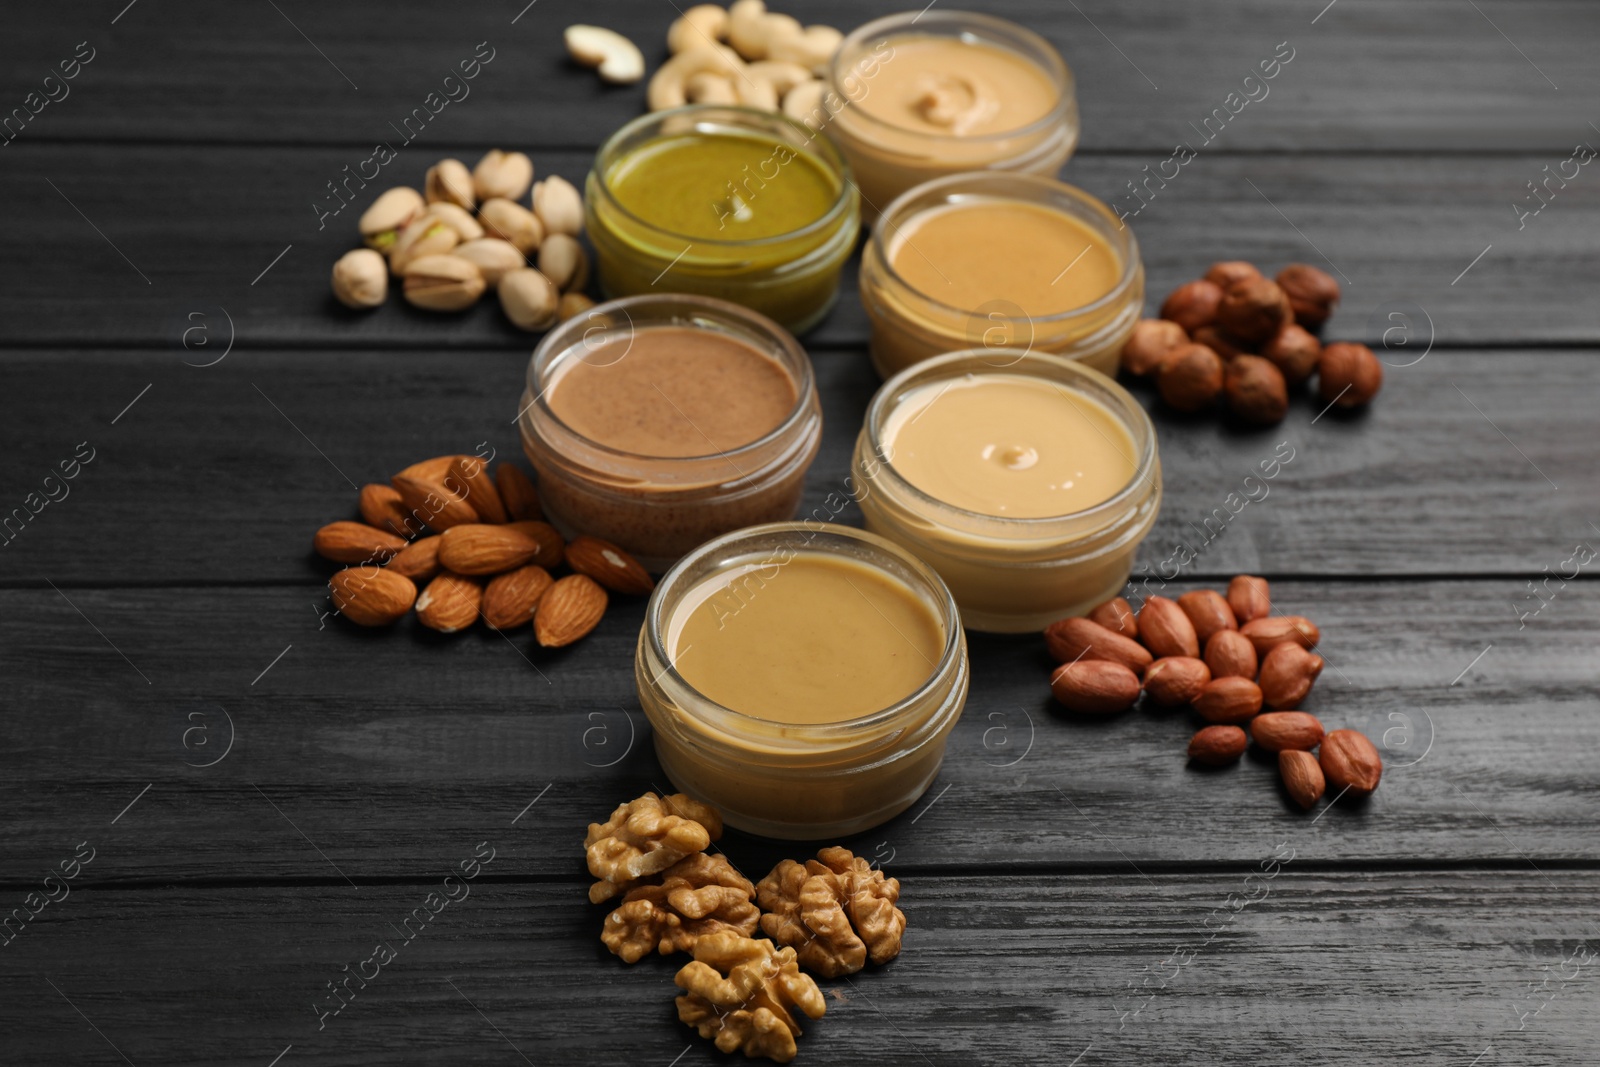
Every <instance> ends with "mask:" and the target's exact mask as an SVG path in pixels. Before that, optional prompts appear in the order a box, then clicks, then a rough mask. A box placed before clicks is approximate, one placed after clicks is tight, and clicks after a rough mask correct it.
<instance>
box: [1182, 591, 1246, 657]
mask: <svg viewBox="0 0 1600 1067" xmlns="http://www.w3.org/2000/svg"><path fill="white" fill-rule="evenodd" d="M1178 607H1180V608H1182V609H1183V613H1184V614H1185V615H1187V616H1189V621H1190V622H1191V623H1193V624H1194V634H1195V636H1196V637H1198V638H1199V639H1200V647H1201V648H1204V647H1206V642H1208V641H1210V640H1211V635H1212V634H1215V633H1217V632H1219V631H1221V630H1237V629H1238V628H1239V623H1238V620H1236V619H1235V618H1234V617H1233V609H1232V608H1231V607H1229V606H1228V601H1227V599H1226V598H1225V597H1224V596H1223V595H1222V594H1221V593H1219V592H1217V591H1216V590H1215V589H1196V590H1194V591H1193V592H1190V593H1185V594H1183V595H1182V596H1180V597H1179V598H1178Z"/></svg>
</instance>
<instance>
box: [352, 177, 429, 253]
mask: <svg viewBox="0 0 1600 1067" xmlns="http://www.w3.org/2000/svg"><path fill="white" fill-rule="evenodd" d="M422 208H423V201H422V194H421V193H419V192H417V191H416V190H415V189H412V188H411V187H409V186H405V185H399V186H396V187H395V188H393V189H390V190H389V191H388V192H385V193H383V194H382V195H381V196H379V197H378V199H376V200H374V201H373V202H372V206H371V207H369V208H367V210H365V211H363V212H362V213H361V221H360V222H359V223H358V224H357V225H358V226H359V227H360V229H361V237H362V240H364V241H365V242H366V243H367V245H368V246H369V247H371V248H376V249H377V250H378V251H380V252H387V251H388V250H389V248H390V246H391V245H393V244H394V239H395V237H396V236H397V235H398V234H399V232H400V230H401V228H402V227H404V226H405V224H406V223H408V222H410V221H411V220H412V219H414V218H416V217H417V213H418V212H419V211H421V210H422Z"/></svg>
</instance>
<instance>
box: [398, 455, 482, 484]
mask: <svg viewBox="0 0 1600 1067" xmlns="http://www.w3.org/2000/svg"><path fill="white" fill-rule="evenodd" d="M467 458H469V457H467V456H434V457H433V458H432V459H425V460H422V461H421V462H420V463H413V464H412V465H411V466H409V467H407V468H406V469H405V470H403V471H401V472H400V473H398V474H396V475H395V476H394V477H395V478H412V479H415V480H416V481H419V482H436V483H437V482H443V481H444V476H445V475H447V474H449V473H450V468H451V467H454V466H455V465H456V460H458V459H467ZM389 484H391V485H393V484H394V478H391V479H389Z"/></svg>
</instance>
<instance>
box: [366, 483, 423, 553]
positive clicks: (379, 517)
mask: <svg viewBox="0 0 1600 1067" xmlns="http://www.w3.org/2000/svg"><path fill="white" fill-rule="evenodd" d="M406 519H407V516H406V509H405V505H404V504H402V503H401V502H400V494H399V493H398V492H396V491H395V488H394V486H392V485H379V484H378V483H377V482H373V483H372V484H371V485H363V486H362V487H361V520H362V521H363V522H365V523H366V524H367V525H368V526H376V527H377V528H378V529H380V530H384V531H386V532H388V533H392V534H394V535H395V536H396V537H403V538H406V539H408V540H409V539H410V538H411V537H412V536H413V535H415V534H416V532H417V530H416V529H413V528H412V526H420V524H419V523H413V524H410V525H408V523H407V521H406Z"/></svg>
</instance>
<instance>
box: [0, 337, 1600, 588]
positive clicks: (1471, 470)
mask: <svg viewBox="0 0 1600 1067" xmlns="http://www.w3.org/2000/svg"><path fill="white" fill-rule="evenodd" d="M217 354H218V355H220V350H218V353H217ZM181 355H183V356H188V357H189V358H190V359H191V360H198V359H202V358H212V357H210V356H209V355H204V356H203V355H201V354H199V353H198V352H197V353H181ZM1386 358H1387V359H1389V360H1390V361H1392V362H1393V363H1395V364H1397V366H1395V367H1393V368H1391V369H1390V370H1389V372H1388V381H1387V384H1386V387H1385V390H1384V392H1383V394H1382V395H1381V396H1380V397H1379V399H1378V401H1377V403H1376V404H1375V405H1374V406H1373V407H1372V409H1371V410H1370V411H1369V412H1368V413H1366V414H1365V415H1355V416H1353V417H1347V416H1343V415H1341V414H1338V413H1329V414H1327V415H1325V416H1323V415H1320V411H1321V404H1320V403H1319V402H1318V401H1316V400H1315V399H1314V398H1311V397H1302V398H1297V399H1296V400H1295V402H1294V404H1293V405H1292V408H1291V414H1290V416H1289V419H1288V421H1286V422H1285V423H1284V424H1283V425H1281V426H1279V427H1277V428H1275V429H1273V430H1266V431H1259V432H1252V431H1243V430H1238V429H1235V428H1230V427H1228V426H1226V425H1224V424H1223V423H1222V422H1221V421H1220V420H1218V419H1215V418H1212V417H1197V418H1183V417H1179V416H1175V415H1173V414H1171V413H1169V412H1167V411H1165V410H1164V409H1163V408H1162V407H1161V406H1160V404H1159V401H1158V400H1157V399H1156V398H1155V397H1154V396H1153V395H1151V394H1150V393H1149V392H1148V391H1145V390H1143V389H1142V387H1141V390H1140V396H1141V397H1142V399H1143V400H1144V401H1145V403H1147V404H1148V405H1150V407H1151V409H1152V412H1153V414H1154V416H1155V419H1156V422H1157V426H1158V432H1159V434H1160V440H1161V450H1162V458H1163V467H1164V471H1165V476H1164V484H1165V501H1164V504H1163V509H1162V516H1161V518H1160V520H1159V522H1158V523H1157V526H1156V529H1155V531H1154V533H1153V534H1152V536H1151V537H1150V539H1149V540H1147V541H1146V542H1145V545H1144V547H1143V549H1142V551H1141V556H1140V567H1141V568H1145V569H1147V570H1148V572H1150V573H1157V572H1159V573H1165V574H1169V575H1170V574H1171V573H1172V570H1171V567H1172V566H1173V565H1175V563H1176V561H1177V560H1179V559H1181V548H1180V545H1184V544H1187V545H1189V546H1190V547H1191V548H1192V549H1193V550H1194V551H1196V552H1198V553H1199V556H1198V559H1197V560H1196V561H1195V562H1193V563H1191V564H1188V565H1187V566H1186V567H1185V568H1184V573H1185V574H1187V575H1194V574H1201V575H1207V576H1221V577H1224V578H1226V577H1227V576H1229V575H1232V574H1235V573H1239V572H1241V571H1250V572H1260V571H1265V572H1269V573H1272V574H1283V575H1304V576H1321V575H1338V574H1363V575H1377V574H1384V575H1424V574H1463V575H1464V574H1474V573H1477V574H1483V573H1490V574H1507V573H1511V574H1526V575H1529V576H1533V575H1537V574H1540V573H1541V572H1542V571H1543V570H1544V568H1545V567H1546V566H1550V567H1552V568H1554V567H1555V566H1556V565H1557V564H1559V563H1560V562H1561V561H1562V560H1564V559H1566V558H1567V557H1568V556H1569V555H1570V554H1571V551H1572V547H1573V545H1574V544H1575V543H1577V542H1579V541H1584V540H1593V539H1594V538H1596V537H1600V531H1597V530H1596V529H1595V528H1594V527H1593V526H1591V525H1590V523H1591V522H1592V521H1595V520H1594V516H1593V515H1592V512H1591V511H1590V510H1589V507H1588V502H1589V501H1592V500H1594V499H1595V498H1596V496H1597V495H1600V473H1597V472H1596V470H1595V467H1594V466H1593V464H1592V463H1591V462H1590V458H1591V457H1590V453H1591V451H1592V448H1591V444H1592V442H1593V439H1594V434H1593V413H1592V411H1591V407H1592V404H1591V401H1590V397H1591V396H1592V392H1593V390H1592V373H1593V372H1592V368H1593V367H1594V365H1595V360H1594V354H1593V353H1592V352H1587V351H1575V352H1542V353H1537V354H1535V353H1529V352H1519V351H1486V352H1460V351H1454V352H1434V353H1431V354H1429V355H1428V356H1427V357H1426V358H1425V359H1423V360H1422V361H1421V362H1420V363H1417V364H1416V365H1414V366H1409V367H1407V366H1400V365H1399V364H1400V363H1401V360H1402V357H1401V356H1400V354H1399V353H1398V352H1396V353H1392V354H1389V355H1388V356H1387V357H1386ZM1406 358H1409V357H1406ZM65 359H70V360H72V362H73V366H74V367H75V372H74V374H73V381H72V384H71V386H70V387H68V386H67V385H65V384H64V379H63V360H65ZM0 366H3V367H4V371H3V373H4V375H5V378H6V381H7V384H8V388H7V390H6V391H5V393H4V395H3V396H0V426H3V427H4V429H3V430H0V439H3V440H4V441H5V444H6V452H7V455H8V456H9V457H10V460H11V462H10V463H9V464H8V466H7V472H6V473H5V474H4V475H0V493H3V496H0V501H3V502H4V514H6V515H10V514H11V509H13V508H18V507H24V508H25V503H26V501H27V499H28V494H29V493H40V492H41V491H44V490H46V489H47V488H48V487H47V486H46V485H45V483H44V482H43V479H44V478H45V477H46V476H48V475H50V474H51V473H52V471H54V470H55V469H56V468H57V466H58V465H59V463H60V462H61V461H62V460H67V459H70V458H71V457H72V455H73V453H74V451H76V450H77V446H78V445H79V444H80V443H82V442H85V441H87V442H88V443H89V447H90V448H93V449H95V450H96V458H95V459H94V460H93V461H92V462H91V463H89V464H88V465H87V466H85V467H83V469H82V471H81V473H80V474H79V476H78V477H77V478H76V479H75V480H73V481H72V482H70V483H67V488H68V489H69V490H70V495H69V496H68V497H66V498H65V499H63V500H61V501H60V502H59V503H53V504H46V505H44V506H43V510H42V511H40V513H39V515H38V516H37V518H36V519H34V520H33V521H32V522H30V523H28V524H26V525H25V526H22V527H21V532H20V533H17V532H15V531H14V530H9V531H7V536H9V537H10V538H11V539H10V540H8V541H6V542H5V547H4V553H5V555H4V557H3V562H4V570H3V571H0V582H3V583H9V584H12V585H15V584H18V583H26V584H32V585H35V586H40V587H42V586H43V582H44V580H46V579H48V580H49V581H53V582H56V583H58V584H63V583H65V584H68V585H71V584H85V583H88V584H106V583H114V584H127V583H135V584H150V583H162V582H179V583H182V582H223V583H230V584H239V583H251V582H262V581H274V582H289V583H305V584H307V585H310V584H314V583H316V582H318V581H320V580H321V576H322V575H323V574H324V573H325V571H324V570H323V569H322V567H321V566H320V565H319V562H318V561H317V560H315V559H314V558H313V557H311V555H310V552H309V546H310V541H311V534H312V532H313V531H314V530H315V529H316V528H317V527H319V526H321V525H322V524H324V523H326V522H331V521H333V520H334V519H338V518H351V517H355V498H356V490H355V488H354V486H359V485H360V484H361V483H364V482H369V481H383V480H386V479H387V477H388V476H389V475H390V474H392V473H393V472H394V471H396V470H398V469H399V468H400V467H402V466H404V465H406V464H407V463H410V462H412V461H414V460H417V459H421V458H424V457H426V456H430V455H437V454H440V453H446V452H470V451H473V450H474V449H475V448H476V446H477V444H478V443H479V442H482V441H488V442H489V443H490V446H491V447H493V448H494V449H496V450H497V454H499V455H502V456H506V457H518V456H520V453H521V446H520V443H519V440H518V437H517V431H516V429H515V428H514V427H513V426H512V425H511V419H512V416H513V415H515V413H516V411H517V409H518V407H519V406H520V401H519V397H520V395H521V389H522V379H523V375H524V373H525V368H526V357H525V355H524V354H523V353H521V352H507V353H466V354H454V355H446V356H443V357H441V356H440V355H438V354H436V353H432V352H427V353H423V352H408V353H397V352H353V351H343V352H336V351H314V352H293V353H284V352H259V351H236V352H234V353H232V354H231V355H229V356H228V357H227V358H226V359H224V360H223V361H222V362H220V363H218V364H217V365H215V366H213V367H209V368H196V367H187V366H184V365H183V363H182V361H181V359H180V353H177V352H173V353H168V352H155V353H136V354H135V353H115V352H93V353H78V354H73V355H70V356H68V355H66V354H64V353H60V352H52V351H46V352H39V351H13V352H9V353H3V354H0ZM815 366H816V368H817V373H818V377H819V382H820V387H821V391H822V397H823V408H824V411H825V412H826V416H827V418H826V427H825V431H824V439H823V445H822V452H821V454H820V456H819V458H818V460H817V462H816V465H815V466H814V467H813V468H812V472H811V476H810V479H809V482H808V489H807V493H806V497H805V502H804V504H803V508H802V512H803V513H812V512H817V509H819V508H820V509H821V510H820V512H817V513H818V514H820V515H822V516H823V517H827V516H828V515H829V514H830V513H831V510H830V509H828V508H826V507H824V506H823V501H824V500H825V499H826V498H827V496H828V495H829V494H830V493H834V492H838V491H841V490H842V489H843V488H844V485H845V477H846V474H847V473H848V470H849V462H850V454H851V451H852V449H853V448H854V445H855V439H856V435H857V433H858V431H859V427H860V424H861V419H862V415H863V412H864V411H865V408H866V405H867V402H868V399H869V398H870V396H871V394H872V392H873V390H874V389H875V388H876V387H877V384H878V382H877V379H876V377H875V375H874V374H873V373H872V371H871V369H870V367H869V366H868V364H867V362H866V359H865V356H864V354H863V353H862V352H860V351H843V350H841V351H828V352H818V353H816V358H815ZM147 386H148V387H149V389H148V392H145V389H146V387H147ZM130 404H131V405H132V406H131V407H130V406H129V405H130ZM1502 434H1504V436H1502ZM1284 442H1288V448H1289V449H1292V455H1293V458H1292V460H1291V461H1290V462H1289V463H1287V464H1286V465H1284V466H1283V467H1282V468H1281V471H1280V473H1279V474H1278V477H1276V478H1275V479H1272V480H1271V481H1269V482H1265V483H1263V485H1264V488H1263V487H1262V486H1257V485H1256V483H1251V484H1250V486H1246V485H1245V482H1244V479H1245V478H1246V477H1247V476H1249V475H1250V474H1251V473H1252V472H1253V471H1258V470H1259V464H1260V463H1262V462H1263V461H1266V460H1269V459H1271V458H1272V457H1273V456H1274V455H1275V454H1277V453H1279V452H1280V451H1282V450H1281V449H1280V447H1279V446H1280V445H1281V444H1283V443H1284ZM1283 454H1284V455H1288V454H1290V453H1289V452H1288V451H1283ZM346 477H348V478H349V479H350V480H349V481H348V482H347V481H346ZM1546 477H1548V478H1549V479H1550V481H1546V480H1545V479H1546ZM352 483H354V486H353V485H352ZM1552 484H1553V485H1555V486H1559V489H1556V488H1552ZM1247 489H1248V490H1249V491H1250V492H1251V493H1252V494H1254V495H1255V496H1257V497H1258V498H1259V500H1258V502H1257V503H1253V504H1248V505H1245V506H1243V510H1242V511H1240V512H1239V514H1238V516H1237V518H1230V510H1229V508H1230V505H1229V504H1228V502H1227V501H1228V495H1229V494H1230V493H1233V492H1241V493H1242V492H1244V491H1245V490H1247ZM56 492H57V493H58V494H59V492H60V490H59V489H57V490H56ZM1262 492H1265V493H1266V494H1267V495H1266V496H1265V497H1261V496H1260V494H1261V493H1262ZM36 506H37V505H36ZM1232 506H1233V507H1237V506H1239V505H1238V503H1237V501H1236V502H1235V503H1234V504H1233V505H1232ZM1218 509H1221V518H1220V519H1219V517H1218V515H1217V512H1218ZM25 510H26V509H25ZM844 517H845V519H846V520H847V521H859V519H858V518H857V517H856V512H855V509H854V508H853V506H852V507H851V508H850V509H849V510H848V511H847V512H846V513H845V515H844ZM1424 519H1425V520H1426V521H1421V520H1424ZM1222 520H1227V521H1226V522H1224V521H1222ZM1208 523H1209V527H1208V526H1207V524H1208ZM13 525H14V527H15V526H20V525H21V524H19V523H16V522H14V524H13ZM1218 530H1220V531H1221V532H1220V533H1216V531H1218ZM1212 534H1215V536H1212ZM1169 560H1170V561H1174V562H1172V563H1169V562H1167V561H1169ZM1144 572H1145V571H1141V573H1144Z"/></svg>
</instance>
